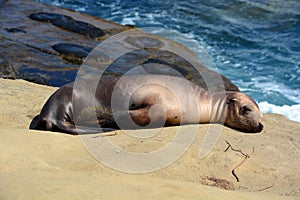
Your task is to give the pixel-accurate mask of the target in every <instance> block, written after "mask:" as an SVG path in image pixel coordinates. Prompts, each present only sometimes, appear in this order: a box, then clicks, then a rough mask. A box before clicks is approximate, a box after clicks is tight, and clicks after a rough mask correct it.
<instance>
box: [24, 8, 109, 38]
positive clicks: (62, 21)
mask: <svg viewBox="0 0 300 200" xmlns="http://www.w3.org/2000/svg"><path fill="white" fill-rule="evenodd" d="M29 18H30V19H32V20H38V21H42V22H48V23H52V24H53V25H55V26H57V27H59V28H62V29H65V30H68V31H72V32H74V33H78V34H81V35H84V36H87V37H91V38H93V39H99V38H101V37H104V36H105V33H104V31H103V30H102V29H100V28H97V27H95V26H93V25H91V24H89V23H86V22H82V21H78V20H75V19H73V18H72V17H69V16H67V15H62V14H56V13H47V12H39V13H34V14H30V15H29Z"/></svg>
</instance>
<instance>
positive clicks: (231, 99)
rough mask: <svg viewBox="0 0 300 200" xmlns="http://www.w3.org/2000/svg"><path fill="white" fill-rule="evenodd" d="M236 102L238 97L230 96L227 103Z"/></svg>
mask: <svg viewBox="0 0 300 200" xmlns="http://www.w3.org/2000/svg"><path fill="white" fill-rule="evenodd" d="M236 102H237V99H236V98H229V99H228V100H227V102H226V103H227V104H233V103H236Z"/></svg>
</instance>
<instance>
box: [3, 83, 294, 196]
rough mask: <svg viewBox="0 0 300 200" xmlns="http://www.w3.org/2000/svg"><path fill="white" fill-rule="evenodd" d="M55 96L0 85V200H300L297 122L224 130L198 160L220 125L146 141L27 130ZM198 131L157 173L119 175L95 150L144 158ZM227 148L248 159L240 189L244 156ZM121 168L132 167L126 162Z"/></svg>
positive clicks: (268, 118) (46, 90) (171, 131)
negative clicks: (109, 147)
mask: <svg viewBox="0 0 300 200" xmlns="http://www.w3.org/2000/svg"><path fill="white" fill-rule="evenodd" d="M55 89H56V88H52V87H46V86H41V85H36V84H33V83H28V82H25V81H22V80H14V81H13V80H4V79H0V95H1V98H0V109H1V112H0V119H1V120H0V199H120V198H122V199H231V200H232V199H300V168H299V165H300V160H299V153H300V123H296V122H292V121H289V120H288V119H286V118H285V117H284V116H281V115H274V114H266V115H265V116H264V123H265V130H264V131H263V132H262V133H260V134H253V135H250V134H244V133H240V132H238V131H234V130H232V129H229V128H226V127H224V128H223V129H222V134H221V135H220V137H219V139H218V140H217V143H216V145H215V146H214V147H213V149H212V151H211V152H210V153H209V154H208V156H206V157H205V158H204V159H200V158H199V151H200V147H201V145H202V142H203V141H204V138H205V135H206V133H207V132H208V129H209V128H220V127H221V126H220V125H192V126H184V127H171V128H164V129H162V130H161V131H160V133H159V134H157V135H154V136H152V137H149V138H135V137H131V136H130V135H128V134H125V133H124V132H121V131H117V132H116V133H117V135H115V136H110V137H101V136H99V135H86V136H81V137H79V136H70V135H66V134H61V133H52V132H43V131H33V130H28V126H29V124H30V122H31V120H32V118H33V117H34V116H35V115H37V114H38V113H39V112H40V109H41V107H42V105H43V104H44V102H45V101H46V100H47V98H48V97H49V96H50V95H51V94H52V92H53V91H54V90H55ZM195 128H197V130H196V137H195V139H194V140H193V143H192V144H191V145H190V146H189V148H188V149H187V150H186V151H185V153H184V154H183V155H182V156H181V157H180V158H179V159H178V160H177V161H175V162H173V163H171V165H169V166H167V167H165V168H163V169H160V170H157V171H154V172H150V173H143V174H132V173H124V172H120V171H119V170H114V169H112V168H110V167H108V166H106V165H104V164H102V163H101V162H100V161H98V160H97V159H95V157H94V156H93V155H96V154H95V151H94V150H95V145H96V146H97V144H98V146H101V144H103V143H102V141H104V140H106V141H107V140H109V141H110V142H111V143H113V144H114V145H115V146H117V147H120V148H121V149H123V150H126V151H127V152H135V153H138V154H140V153H145V154H147V153H149V152H153V151H156V150H160V149H162V148H164V147H165V145H166V144H169V143H170V141H172V139H173V138H174V137H175V136H176V134H177V133H178V131H179V130H181V131H183V132H186V133H187V136H188V135H190V134H191V132H193V131H194V130H195ZM132 134H141V135H142V134H144V131H135V132H133V133H132ZM225 141H228V142H229V143H230V144H231V145H232V148H233V149H237V150H241V151H242V152H243V153H244V154H248V155H250V158H248V159H246V161H245V162H244V163H243V164H242V165H241V166H240V167H238V168H237V169H236V170H235V172H236V175H237V176H238V178H239V182H237V180H236V178H235V177H234V176H233V175H232V173H231V171H232V169H234V168H235V167H236V166H237V165H239V163H241V162H242V161H243V160H244V159H245V156H243V155H242V154H241V153H240V152H237V151H234V150H233V149H231V148H229V149H228V150H227V151H226V152H224V150H225V149H226V148H227V147H228V145H227V144H226V142H225ZM89 142H91V143H89ZM173 143H175V146H176V145H177V146H178V147H180V146H181V145H182V144H181V142H178V141H175V142H173ZM97 148H98V147H97ZM100 150H101V148H100ZM253 150H254V152H253ZM89 152H94V153H89ZM114 153H115V154H114ZM118 153H119V154H120V152H119V151H116V152H110V154H109V156H114V155H117V154H118ZM171 156H172V155H170V157H171ZM166 157H169V155H168V156H166ZM121 161H122V162H124V164H123V166H127V164H128V166H132V163H126V162H127V160H126V159H125V158H124V159H123V160H121ZM151 162H152V161H151V159H149V161H147V162H146V163H148V164H149V163H150V164H149V165H151V166H152V164H153V166H154V167H155V164H157V163H151ZM142 167H143V166H142ZM220 188H223V189H220Z"/></svg>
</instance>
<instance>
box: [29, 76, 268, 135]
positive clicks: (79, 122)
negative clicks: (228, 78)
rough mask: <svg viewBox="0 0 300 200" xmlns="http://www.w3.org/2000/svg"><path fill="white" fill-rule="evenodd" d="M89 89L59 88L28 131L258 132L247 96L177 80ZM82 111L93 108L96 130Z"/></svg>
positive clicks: (115, 81) (127, 79)
mask: <svg viewBox="0 0 300 200" xmlns="http://www.w3.org/2000/svg"><path fill="white" fill-rule="evenodd" d="M89 87H90V83H89V82H88V81H83V82H80V84H78V83H77V86H76V88H75V87H74V83H70V84H67V85H65V86H63V87H61V88H60V89H58V90H57V91H56V92H55V93H54V94H53V95H52V96H51V97H50V98H49V99H48V101H47V102H46V103H45V105H44V107H43V108H42V111H41V113H40V115H39V116H38V117H37V120H36V122H35V124H34V125H33V127H32V128H33V129H37V130H49V131H58V132H65V133H69V134H84V133H99V132H103V131H111V130H113V129H118V128H121V129H122V128H128V129H130V128H133V129H136V128H155V127H162V126H174V125H183V124H198V123H221V124H224V125H225V126H228V127H231V128H234V129H237V130H240V131H243V132H253V133H255V132H260V131H262V129H263V124H262V117H263V116H262V113H261V112H260V110H259V108H258V105H257V104H256V103H255V101H254V100H253V99H251V98H250V97H249V96H247V95H246V94H244V93H241V92H208V91H206V90H204V89H203V88H201V87H199V86H198V85H195V84H193V83H191V82H189V81H187V80H186V79H184V78H180V77H174V76H164V75H137V76H136V75H135V76H133V75H131V76H130V75H129V76H122V77H121V78H115V77H102V78H101V80H100V81H99V83H98V84H97V88H96V91H94V92H92V94H90V93H91V91H89ZM74 88H75V89H74ZM86 108H94V109H93V111H92V115H96V118H97V121H98V124H99V125H100V126H98V124H97V127H95V126H89V125H88V123H87V121H88V120H86V121H85V119H86V118H88V115H89V114H88V113H90V112H85V111H86V110H88V109H86ZM96 108H98V109H96Z"/></svg>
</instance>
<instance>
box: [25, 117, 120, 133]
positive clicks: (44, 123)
mask: <svg viewBox="0 0 300 200" xmlns="http://www.w3.org/2000/svg"><path fill="white" fill-rule="evenodd" d="M30 129H35V130H44V131H53V132H63V133H67V134H71V135H81V134H93V133H104V132H110V131H115V130H116V129H115V128H106V127H101V126H99V127H87V126H75V125H74V124H71V123H69V122H61V123H58V124H53V123H52V122H50V121H48V120H46V119H38V120H36V123H35V124H34V125H32V124H31V125H30Z"/></svg>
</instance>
